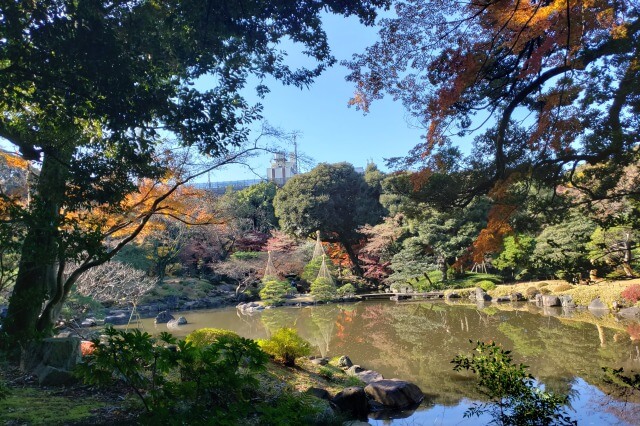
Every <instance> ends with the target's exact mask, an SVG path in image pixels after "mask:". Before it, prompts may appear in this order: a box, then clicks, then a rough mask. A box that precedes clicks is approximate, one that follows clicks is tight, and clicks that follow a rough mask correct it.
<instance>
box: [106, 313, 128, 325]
mask: <svg viewBox="0 0 640 426" xmlns="http://www.w3.org/2000/svg"><path fill="white" fill-rule="evenodd" d="M129 318H130V315H129V314H125V313H124V312H120V313H117V314H114V315H107V316H106V317H104V323H105V324H112V325H123V324H127V323H128V322H129Z"/></svg>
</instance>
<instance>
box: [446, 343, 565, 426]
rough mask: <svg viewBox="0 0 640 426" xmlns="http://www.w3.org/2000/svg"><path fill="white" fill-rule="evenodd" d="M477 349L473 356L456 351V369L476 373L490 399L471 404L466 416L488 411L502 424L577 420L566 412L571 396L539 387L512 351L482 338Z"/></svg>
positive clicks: (496, 422) (560, 422)
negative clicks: (516, 361) (513, 357)
mask: <svg viewBox="0 0 640 426" xmlns="http://www.w3.org/2000/svg"><path fill="white" fill-rule="evenodd" d="M474 351H475V353H473V354H472V355H471V356H464V355H457V356H456V357H455V358H454V359H453V361H452V363H453V364H455V367H454V368H453V369H454V370H455V371H460V370H468V371H471V372H473V373H475V374H477V375H478V384H479V386H480V388H481V389H482V391H483V393H484V394H485V395H487V397H488V398H489V402H488V403H476V404H474V405H472V406H471V408H469V409H468V410H467V411H466V412H465V413H464V416H465V417H472V416H480V415H482V414H484V413H486V412H488V413H489V414H491V416H493V418H494V421H493V422H492V423H495V424H501V425H551V424H554V425H575V424H576V423H575V422H574V421H573V420H571V418H570V417H569V416H568V415H567V414H566V406H567V405H568V404H569V397H568V396H566V395H560V394H556V393H553V392H547V391H544V390H542V389H540V388H538V387H537V386H536V385H535V380H534V378H533V376H531V374H529V373H528V372H527V370H526V369H527V367H526V366H525V365H523V364H514V363H513V360H512V357H511V354H510V351H505V350H503V349H502V348H500V347H499V346H498V345H497V344H496V343H483V342H477V343H476V347H475V349H474Z"/></svg>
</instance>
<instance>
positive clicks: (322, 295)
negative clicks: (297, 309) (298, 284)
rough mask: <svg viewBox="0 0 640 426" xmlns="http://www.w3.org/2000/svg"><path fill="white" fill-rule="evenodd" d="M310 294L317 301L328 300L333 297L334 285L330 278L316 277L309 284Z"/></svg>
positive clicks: (334, 292) (334, 295)
mask: <svg viewBox="0 0 640 426" xmlns="http://www.w3.org/2000/svg"><path fill="white" fill-rule="evenodd" d="M311 295H312V296H313V299H314V300H315V301H317V302H328V301H330V300H333V299H335V297H336V295H337V292H336V285H335V284H334V283H333V280H332V279H329V278H325V277H318V278H316V279H315V281H313V283H312V284H311Z"/></svg>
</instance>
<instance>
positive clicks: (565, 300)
mask: <svg viewBox="0 0 640 426" xmlns="http://www.w3.org/2000/svg"><path fill="white" fill-rule="evenodd" d="M560 304H561V305H562V307H563V308H570V309H573V308H575V307H576V303H575V302H574V301H573V298H572V297H571V296H570V295H568V294H563V295H562V296H560Z"/></svg>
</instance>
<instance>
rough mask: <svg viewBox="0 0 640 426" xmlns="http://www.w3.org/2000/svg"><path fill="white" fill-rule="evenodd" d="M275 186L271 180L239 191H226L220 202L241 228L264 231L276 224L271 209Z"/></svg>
mask: <svg viewBox="0 0 640 426" xmlns="http://www.w3.org/2000/svg"><path fill="white" fill-rule="evenodd" d="M276 188H277V187H276V185H275V184H274V183H273V182H260V183H257V184H255V185H251V186H250V187H248V188H244V189H241V190H240V191H233V190H231V191H227V192H226V193H225V194H224V195H223V196H222V199H221V203H222V204H223V205H224V209H225V210H226V213H227V215H228V216H230V217H232V218H233V219H234V220H237V221H238V222H240V223H241V225H240V226H241V227H242V228H244V229H246V230H251V231H257V232H262V233H266V232H269V231H271V230H272V229H274V228H275V227H276V226H277V224H278V222H277V219H276V216H275V213H274V210H273V199H274V197H275V196H276Z"/></svg>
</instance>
